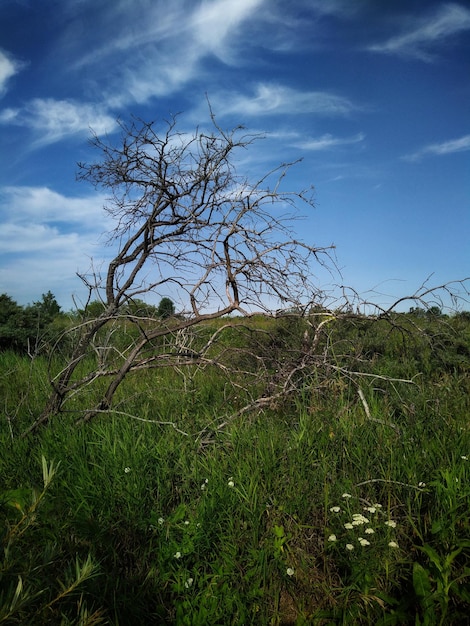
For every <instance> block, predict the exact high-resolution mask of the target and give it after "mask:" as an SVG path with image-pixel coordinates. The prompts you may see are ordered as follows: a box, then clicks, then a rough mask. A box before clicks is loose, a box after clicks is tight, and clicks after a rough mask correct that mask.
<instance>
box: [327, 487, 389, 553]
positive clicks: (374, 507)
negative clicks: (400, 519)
mask: <svg viewBox="0 0 470 626" xmlns="http://www.w3.org/2000/svg"><path fill="white" fill-rule="evenodd" d="M342 497H343V499H344V505H343V506H338V505H335V506H331V507H330V509H329V512H330V514H331V524H330V526H331V527H332V528H334V529H335V532H334V533H331V534H330V535H329V536H328V537H327V541H328V543H329V544H330V545H332V544H340V545H344V548H345V550H346V551H347V552H354V550H356V549H357V548H359V549H360V548H367V547H368V546H372V545H375V546H378V545H380V546H382V547H383V546H385V545H386V546H387V548H389V549H396V548H398V542H397V541H396V534H395V529H396V527H397V523H396V522H395V520H393V519H389V518H388V517H387V516H386V514H385V512H384V511H383V507H382V505H381V504H380V503H378V502H377V503H375V504H368V505H367V506H363V507H362V511H361V512H355V513H351V510H350V508H351V507H350V500H351V498H352V496H351V494H349V493H343V496H342Z"/></svg>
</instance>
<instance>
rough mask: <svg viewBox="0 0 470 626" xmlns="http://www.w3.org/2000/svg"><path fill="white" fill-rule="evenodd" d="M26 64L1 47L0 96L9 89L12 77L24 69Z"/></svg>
mask: <svg viewBox="0 0 470 626" xmlns="http://www.w3.org/2000/svg"><path fill="white" fill-rule="evenodd" d="M24 66H25V64H24V63H21V62H20V61H18V60H16V59H14V58H13V57H12V56H11V55H9V54H7V53H6V52H4V51H3V50H1V49H0V96H1V95H3V94H4V93H5V91H6V90H7V83H8V81H9V80H10V78H12V77H13V76H14V75H15V74H17V73H18V72H19V71H20V70H21V69H23V67H24Z"/></svg>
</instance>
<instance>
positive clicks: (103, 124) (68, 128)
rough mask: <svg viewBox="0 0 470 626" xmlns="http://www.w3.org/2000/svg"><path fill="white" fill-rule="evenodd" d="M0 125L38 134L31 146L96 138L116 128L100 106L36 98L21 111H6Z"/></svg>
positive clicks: (110, 117) (115, 124)
mask: <svg viewBox="0 0 470 626" xmlns="http://www.w3.org/2000/svg"><path fill="white" fill-rule="evenodd" d="M0 123H3V124H16V125H17V126H25V127H27V128H31V129H32V130H34V131H35V132H36V134H37V140H36V141H35V142H34V144H33V146H36V147H37V146H43V145H47V144H51V143H55V142H57V141H60V140H61V139H64V138H65V137H68V136H70V135H84V134H89V133H90V130H93V131H94V132H95V133H96V134H97V135H103V134H105V133H107V132H108V133H111V132H113V131H114V130H115V129H116V128H117V122H116V120H115V119H114V118H113V117H112V116H110V115H109V114H108V113H107V111H106V109H105V108H103V107H101V106H100V105H95V104H88V103H80V102H74V101H71V100H54V99H53V98H47V99H42V98H35V99H34V100H31V101H30V102H28V103H27V104H26V105H25V106H24V107H23V108H19V109H5V110H4V111H2V113H1V115H0Z"/></svg>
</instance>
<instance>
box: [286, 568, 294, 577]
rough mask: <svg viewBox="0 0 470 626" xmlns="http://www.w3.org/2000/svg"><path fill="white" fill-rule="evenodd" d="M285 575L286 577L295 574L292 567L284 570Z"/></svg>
mask: <svg viewBox="0 0 470 626" xmlns="http://www.w3.org/2000/svg"><path fill="white" fill-rule="evenodd" d="M286 574H287V575H288V576H293V575H294V574H295V572H294V570H293V569H292V567H288V568H287V569H286Z"/></svg>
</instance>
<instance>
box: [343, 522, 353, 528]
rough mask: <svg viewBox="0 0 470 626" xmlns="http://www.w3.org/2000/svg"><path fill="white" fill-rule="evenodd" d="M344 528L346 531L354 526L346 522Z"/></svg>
mask: <svg viewBox="0 0 470 626" xmlns="http://www.w3.org/2000/svg"><path fill="white" fill-rule="evenodd" d="M344 527H345V528H346V530H352V529H353V528H354V526H353V525H352V524H351V522H346V524H345V525H344Z"/></svg>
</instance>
